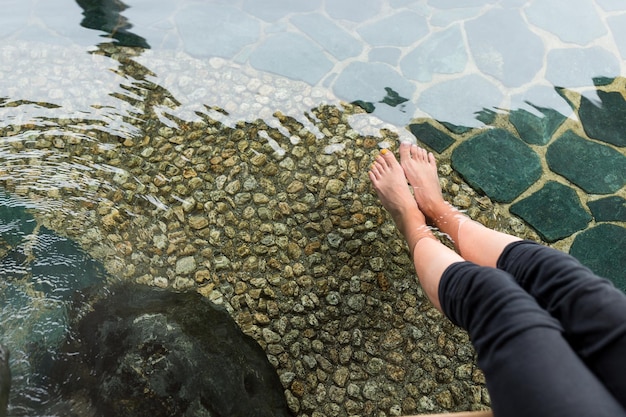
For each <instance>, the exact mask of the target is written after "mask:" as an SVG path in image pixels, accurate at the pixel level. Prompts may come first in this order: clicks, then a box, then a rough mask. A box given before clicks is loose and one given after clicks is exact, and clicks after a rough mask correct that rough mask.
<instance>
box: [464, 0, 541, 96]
mask: <svg viewBox="0 0 626 417" xmlns="http://www.w3.org/2000/svg"><path fill="white" fill-rule="evenodd" d="M503 27H506V28H507V30H504V31H503V30H502V28H503ZM465 30H466V31H467V37H468V41H469V45H470V49H471V51H472V55H473V56H474V60H475V61H476V65H477V66H478V68H479V69H480V70H481V71H482V72H483V73H485V74H490V75H492V76H494V77H496V78H497V79H499V80H500V81H502V83H503V84H505V85H506V86H520V85H522V84H524V83H527V82H529V81H532V80H533V78H534V77H535V75H536V74H537V72H538V71H539V70H541V68H542V67H543V54H544V46H543V42H542V41H541V39H540V38H539V36H537V35H535V34H534V33H533V32H531V31H530V30H529V29H528V25H527V24H526V23H525V22H524V20H523V18H522V16H521V15H520V13H519V11H516V10H497V9H494V10H492V11H489V12H487V13H485V14H484V15H482V16H481V17H479V18H477V19H474V20H470V21H468V22H467V23H465Z"/></svg>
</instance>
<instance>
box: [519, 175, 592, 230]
mask: <svg viewBox="0 0 626 417" xmlns="http://www.w3.org/2000/svg"><path fill="white" fill-rule="evenodd" d="M510 210H511V213H513V214H515V215H517V216H519V217H521V218H522V219H524V220H525V221H526V222H527V223H528V224H530V225H531V226H532V227H533V228H534V229H535V230H537V232H539V234H540V235H541V237H542V238H543V239H544V240H545V241H547V242H555V241H557V240H560V239H563V238H565V237H567V236H570V235H571V234H573V233H575V232H577V231H579V230H582V229H584V228H585V227H587V225H588V224H589V222H590V221H591V215H590V214H589V213H587V212H586V211H585V209H584V208H583V206H582V205H581V203H580V200H579V198H578V196H577V195H576V191H574V190H573V189H572V188H570V187H567V186H565V185H562V184H559V183H558V182H554V181H550V182H548V183H546V185H545V186H544V187H543V188H542V189H541V190H539V191H537V192H536V193H534V194H532V195H531V196H530V197H527V198H525V199H523V200H521V201H519V202H517V203H515V204H513V205H511V208H510Z"/></svg>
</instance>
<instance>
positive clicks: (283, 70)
mask: <svg viewBox="0 0 626 417" xmlns="http://www.w3.org/2000/svg"><path fill="white" fill-rule="evenodd" d="M276 57H280V58H279V59H277V58H276ZM250 63H251V64H252V66H253V67H255V68H257V69H259V70H262V71H269V72H273V73H275V74H278V75H283V76H285V77H288V78H291V79H294V80H301V81H305V82H307V83H309V84H311V85H315V84H317V83H318V82H319V81H320V80H321V79H322V77H323V76H325V75H326V74H328V72H329V71H330V70H331V69H332V67H333V64H332V62H330V60H328V58H326V56H325V55H324V51H323V50H322V49H321V48H320V47H319V46H317V45H316V44H314V43H313V42H311V41H310V40H308V39H306V38H305V37H303V36H299V35H294V34H287V33H282V34H280V33H279V34H275V35H273V36H270V37H268V38H267V40H266V41H265V42H264V43H263V44H261V45H260V46H258V47H257V48H256V49H255V50H254V51H253V52H252V54H251V55H250Z"/></svg>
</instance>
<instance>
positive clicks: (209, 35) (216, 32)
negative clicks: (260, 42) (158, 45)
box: [175, 3, 260, 58]
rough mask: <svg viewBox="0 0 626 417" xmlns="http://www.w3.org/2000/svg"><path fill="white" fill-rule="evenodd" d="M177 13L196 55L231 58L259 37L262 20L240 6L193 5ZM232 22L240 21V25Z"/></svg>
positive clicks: (183, 34) (188, 46) (187, 44)
mask: <svg viewBox="0 0 626 417" xmlns="http://www.w3.org/2000/svg"><path fill="white" fill-rule="evenodd" d="M175 16H176V20H177V23H178V24H177V27H179V28H180V34H181V37H182V38H183V42H184V45H185V50H186V51H187V52H189V53H190V54H192V55H195V56H216V55H217V56H222V57H226V58H230V57H232V56H234V55H235V54H237V53H238V52H239V51H240V50H241V49H242V48H243V47H244V46H246V45H248V44H250V43H253V42H255V41H256V40H257V39H258V38H259V33H260V24H259V22H258V21H257V20H256V19H253V18H251V17H250V16H248V15H247V14H245V13H243V12H241V11H240V10H238V9H237V8H236V7H231V6H226V5H216V4H211V3H197V4H190V5H189V6H187V7H183V8H181V10H179V11H178V12H177V13H176V15H175ZM229 22H237V25H231V24H230V23H229ZM224 39H228V42H224Z"/></svg>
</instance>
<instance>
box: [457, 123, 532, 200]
mask: <svg viewBox="0 0 626 417" xmlns="http://www.w3.org/2000/svg"><path fill="white" fill-rule="evenodd" d="M452 166H453V168H454V169H455V170H456V171H457V172H459V173H460V174H461V175H462V176H463V177H464V178H465V180H466V181H467V182H468V183H469V184H470V185H471V186H472V187H474V188H476V189H479V190H482V191H484V192H485V194H487V196H489V197H490V198H491V199H493V200H495V201H498V202H505V203H508V202H511V201H512V200H513V199H515V198H516V197H517V196H519V195H520V194H521V193H522V192H523V191H524V190H526V189H527V188H528V187H530V185H532V184H533V183H534V182H535V181H537V180H538V179H539V177H540V176H541V173H542V169H541V162H540V160H539V157H538V156H537V154H536V153H535V152H534V151H533V150H532V149H530V148H529V147H528V146H527V145H526V144H524V142H522V141H521V140H519V139H518V138H516V137H515V136H513V135H511V134H510V133H509V132H507V131H506V130H502V129H493V130H489V131H487V132H485V133H481V134H479V135H477V136H475V137H473V138H472V139H469V140H467V141H465V142H463V143H462V144H461V145H459V146H458V147H457V148H456V149H455V150H454V152H453V153H452Z"/></svg>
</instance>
